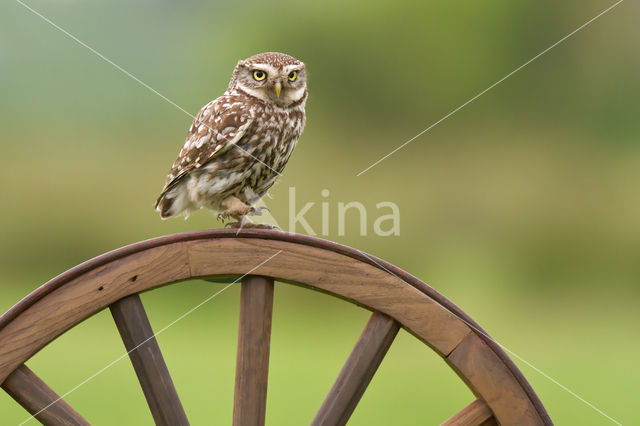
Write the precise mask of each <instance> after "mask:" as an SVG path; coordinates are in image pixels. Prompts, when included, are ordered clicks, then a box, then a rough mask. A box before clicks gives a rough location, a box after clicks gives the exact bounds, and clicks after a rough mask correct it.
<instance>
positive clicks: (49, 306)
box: [0, 229, 553, 425]
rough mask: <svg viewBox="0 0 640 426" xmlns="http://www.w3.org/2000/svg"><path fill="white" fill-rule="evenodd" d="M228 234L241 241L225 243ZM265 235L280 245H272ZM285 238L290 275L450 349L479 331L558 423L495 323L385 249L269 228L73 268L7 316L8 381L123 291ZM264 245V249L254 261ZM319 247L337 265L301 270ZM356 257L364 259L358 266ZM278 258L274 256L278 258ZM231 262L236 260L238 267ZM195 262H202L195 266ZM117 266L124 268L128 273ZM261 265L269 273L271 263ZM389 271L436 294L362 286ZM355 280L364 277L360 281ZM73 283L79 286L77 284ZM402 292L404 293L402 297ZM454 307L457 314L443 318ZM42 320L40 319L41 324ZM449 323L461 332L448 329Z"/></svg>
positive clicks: (0, 322) (190, 238) (218, 266)
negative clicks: (369, 250)
mask: <svg viewBox="0 0 640 426" xmlns="http://www.w3.org/2000/svg"><path fill="white" fill-rule="evenodd" d="M222 241H231V243H229V244H228V245H227V244H217V242H222ZM214 242H215V243H214ZM259 243H270V244H271V245H270V246H264V245H259ZM252 244H255V246H256V250H255V251H254V252H253V253H252V254H253V255H252V256H249V258H248V260H249V261H247V262H246V264H245V265H244V266H246V269H244V270H241V271H240V269H242V266H243V264H242V261H241V260H239V259H237V257H236V256H235V251H236V249H237V250H238V253H239V254H242V255H244V254H247V253H251V247H250V246H251V245H252ZM187 246H188V247H187ZM247 246H249V247H247ZM294 247H304V248H305V249H306V250H297V249H295V248H294ZM269 248H270V249H271V250H270V249H269ZM281 248H283V249H284V248H286V250H285V251H284V252H283V253H282V254H281V255H278V256H276V258H274V259H273V260H276V259H278V258H281V257H282V255H284V257H285V259H284V261H283V262H281V263H280V264H279V266H280V267H286V268H294V270H285V271H283V270H277V268H272V270H271V271H270V272H271V273H273V274H274V275H272V276H274V277H277V276H280V275H286V277H283V279H284V280H285V281H288V282H302V283H303V284H304V281H302V279H303V278H305V277H309V278H310V279H311V282H307V283H306V284H308V286H309V287H312V288H316V289H319V290H322V291H326V292H329V293H331V294H333V295H334V296H337V297H341V298H344V299H347V300H351V301H353V302H355V303H357V304H359V305H362V306H364V307H366V308H368V309H371V310H381V311H382V312H384V313H386V314H388V315H390V316H392V317H394V318H395V319H396V320H397V321H399V322H400V323H401V324H402V326H403V327H404V328H405V329H407V331H409V332H411V333H412V334H414V335H415V336H416V337H418V338H420V339H421V340H423V341H424V342H427V343H428V344H429V345H430V346H431V347H432V348H434V349H435V350H436V351H437V352H438V353H439V354H440V355H441V356H443V357H446V355H448V354H449V353H450V352H451V351H452V350H453V349H454V348H455V347H456V346H457V345H458V343H459V342H460V341H461V340H462V339H463V338H464V337H466V336H467V335H468V334H469V333H474V334H475V335H476V336H477V337H478V338H480V339H481V340H483V341H484V342H485V344H486V345H487V347H488V349H489V350H490V351H492V352H493V354H494V355H495V356H496V357H497V358H498V360H499V362H501V363H502V364H503V366H504V367H505V368H506V370H507V371H508V372H510V373H511V375H512V379H513V380H515V385H517V386H519V387H520V388H521V390H522V391H523V392H524V393H525V394H526V395H527V397H528V398H529V400H530V402H531V403H532V404H533V406H534V407H535V409H536V410H537V414H538V416H539V418H540V419H541V421H542V422H543V423H544V424H546V425H552V424H553V423H552V421H551V419H550V418H549V416H548V414H547V412H546V410H545V409H544V406H543V405H542V403H541V402H540V399H539V398H538V396H537V395H536V394H535V392H534V391H533V389H532V388H531V385H530V384H529V383H528V382H527V380H526V378H525V377H524V375H522V373H521V372H520V370H519V369H518V368H517V366H516V365H515V364H514V363H513V361H512V360H511V359H510V358H509V357H508V356H507V354H506V353H505V352H504V351H503V350H502V348H500V346H499V345H497V344H496V343H495V342H493V341H492V340H491V338H489V337H487V336H488V335H486V336H485V334H486V332H484V330H482V328H481V327H480V326H479V325H478V324H477V323H476V322H475V321H473V319H472V318H470V317H469V316H468V315H467V314H466V313H465V312H464V311H462V310H461V309H460V308H459V307H457V306H456V305H455V304H453V303H452V302H451V301H450V300H448V299H447V298H446V297H444V296H443V295H442V294H440V293H438V292H437V291H436V290H434V289H433V288H431V287H429V286H428V285H427V284H425V283H423V282H422V281H420V280H419V279H417V278H416V277H414V276H412V275H411V274H409V273H407V272H405V271H403V270H401V269H399V268H397V267H396V266H394V265H391V264H389V263H388V262H385V261H384V260H381V259H378V258H376V257H375V256H371V255H365V254H363V253H362V252H360V251H358V250H355V249H352V248H350V247H346V246H343V245H340V244H337V243H334V242H331V241H326V240H322V239H319V238H314V237H309V236H305V235H298V234H290V233H285V232H276V231H269V230H243V231H241V232H240V233H239V236H238V234H237V231H236V230H222V229H217V230H207V231H196V232H187V233H181V234H174V235H168V236H163V237H158V238H154V239H152V240H147V241H142V242H139V243H135V244H132V245H129V246H126V247H122V248H120V249H117V250H114V251H112V252H109V253H105V254H103V255H101V256H98V257H96V258H94V259H91V260H89V261H87V262H84V263H82V264H80V265H78V266H76V267H74V268H72V269H70V270H68V271H66V272H64V273H63V274H61V275H59V276H58V277H56V278H54V279H52V280H51V281H49V282H47V283H46V284H45V285H43V286H41V287H39V288H38V289H36V290H35V291H34V292H32V293H31V294H29V295H28V296H27V297H25V298H24V299H23V300H21V301H20V302H19V303H17V304H16V305H15V306H14V307H12V308H11V309H10V310H9V311H7V312H6V313H5V314H3V315H2V316H0V383H1V382H2V381H3V380H4V379H5V378H6V376H7V375H8V374H9V373H10V372H11V371H13V370H14V369H15V368H16V367H17V366H18V365H20V364H21V363H23V362H24V361H25V360H27V359H28V358H29V357H30V356H32V355H33V354H34V353H36V352H37V351H38V350H39V349H41V348H42V346H44V345H45V344H47V343H48V342H49V341H51V340H53V339H54V338H55V337H57V336H58V335H59V334H61V333H63V332H64V331H65V330H67V329H68V328H70V327H72V326H73V325H75V324H76V323H77V322H79V321H82V320H83V319H85V318H86V317H88V316H89V315H91V314H92V313H95V312H96V311H98V310H100V309H102V308H104V307H106V306H108V305H109V304H110V303H113V302H114V301H115V300H117V299H119V298H122V297H125V296H127V295H129V294H132V293H136V292H139V291H143V290H147V289H151V288H154V287H157V286H160V285H163V284H165V283H168V282H174V281H179V280H183V279H188V278H189V277H201V276H203V275H204V276H206V277H211V276H239V275H241V274H244V273H246V272H247V271H249V270H251V268H253V267H255V266H256V265H257V264H259V263H260V262H262V261H264V260H266V259H267V258H268V257H269V256H271V255H273V254H274V253H275V252H276V251H274V250H275V249H278V250H279V249H281ZM229 250H230V251H229ZM288 250H290V252H288ZM260 254H262V255H264V257H263V258H260V259H259V261H258V262H255V263H252V262H254V261H255V260H256V258H258V257H260ZM309 255H310V256H311V257H317V258H318V259H319V260H320V261H321V262H320V263H321V265H319V266H317V268H321V267H322V268H326V267H329V268H333V269H332V270H330V271H309V270H308V265H309V262H308V261H307V262H306V264H305V266H304V268H303V271H302V272H300V271H296V270H295V269H296V268H297V266H296V264H295V262H292V259H293V258H297V257H298V256H309ZM154 257H155V258H154ZM341 258H347V259H348V261H345V262H343V261H342V260H340V259H341ZM334 261H336V262H337V263H334ZM350 262H354V263H357V264H362V265H359V266H357V267H354V266H353V265H352V264H351V263H350ZM268 264H271V261H270V262H268ZM126 265H128V266H126ZM363 265H364V266H363ZM227 266H232V267H233V271H232V270H230V269H231V268H227ZM265 266H266V265H265ZM365 266H368V267H372V268H373V269H374V270H375V271H373V270H370V269H366V268H365ZM127 268H128V269H129V270H131V271H133V270H136V271H137V272H139V273H140V274H141V275H140V277H142V278H145V279H138V280H137V281H136V282H135V285H132V284H131V283H128V281H129V279H130V278H131V277H127V274H128V272H123V271H127ZM190 268H193V269H194V271H193V273H192V272H191V271H190ZM117 271H120V272H122V273H121V274H118V272H117ZM255 272H256V273H258V274H260V275H269V274H267V273H265V272H266V268H263V267H261V268H258V270H257V271H255ZM280 273H282V274H280ZM201 274H202V275H201ZM358 274H360V275H358ZM380 274H382V275H380ZM383 275H388V276H391V277H393V279H395V280H397V282H398V283H399V284H398V285H397V286H399V287H408V288H409V289H410V290H411V291H417V293H419V294H421V295H422V296H426V298H427V299H429V300H428V302H425V301H418V302H417V303H414V301H411V302H410V305H413V309H411V308H410V309H409V310H407V311H406V312H404V311H403V309H402V307H403V303H404V302H405V301H406V298H407V296H408V297H409V299H411V298H412V296H411V292H410V291H406V290H402V291H401V292H398V291H397V288H395V287H396V285H394V284H392V285H391V286H390V289H389V291H385V292H384V295H383V296H381V298H385V297H386V298H388V299H389V300H386V301H384V300H383V301H380V300H378V298H377V297H376V294H375V293H374V292H373V291H369V290H368V289H367V288H366V285H364V286H363V288H361V289H358V287H359V285H361V284H362V281H363V280H367V279H369V277H373V278H374V281H377V284H376V285H374V287H373V289H372V290H376V291H377V290H378V289H380V288H384V287H386V285H387V284H386V283H388V282H390V278H389V277H383ZM100 276H104V277H107V278H109V280H108V282H109V283H110V284H109V286H104V288H103V289H109V290H110V293H108V294H101V293H100V294H98V292H99V291H101V290H97V289H98V288H99V287H100V285H101V284H100V282H98V281H97V280H98V279H99V277H100ZM336 277H338V278H348V279H349V282H348V283H346V284H343V285H337V286H336V285H335V282H336V281H333V279H334V278H336ZM353 280H356V281H354V282H352V281H353ZM338 281H339V280H338ZM359 283H360V284H359ZM68 286H69V287H71V288H72V290H70V289H67V287H68ZM366 293H368V294H366ZM361 296H363V297H362V300H360V297H361ZM395 296H400V298H399V299H398V300H397V301H394V300H393V297H395ZM380 304H382V305H385V307H384V309H377V308H376V306H378V305H380ZM65 305H68V306H65ZM423 305H434V306H436V308H433V309H431V310H429V309H427V310H426V311H423V310H422V309H421V307H422V306H423ZM427 307H428V306H427ZM439 311H446V314H445V315H440V313H439ZM58 312H59V313H58ZM416 314H417V315H418V316H417V317H416V316H415V315H416ZM447 314H448V315H450V317H451V320H445V321H443V319H445V318H446V316H447ZM33 324H37V325H36V326H33V327H32V325H33ZM460 324H461V325H460ZM466 324H470V325H471V327H473V329H474V331H473V332H472V331H470V330H469V327H468V326H466ZM448 333H451V335H450V336H447V334H448ZM8 348H11V349H10V350H9V349H8ZM14 349H15V350H14ZM478 368H483V367H482V366H478ZM467 384H468V386H469V387H470V388H471V390H472V391H474V393H476V394H478V392H477V390H476V389H475V388H474V386H475V384H474V383H473V382H472V381H467Z"/></svg>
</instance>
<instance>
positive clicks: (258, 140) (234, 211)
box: [155, 52, 307, 229]
mask: <svg viewBox="0 0 640 426" xmlns="http://www.w3.org/2000/svg"><path fill="white" fill-rule="evenodd" d="M306 100H307V75H306V70H305V65H304V63H302V62H300V61H299V60H297V59H295V58H293V57H291V56H289V55H285V54H283V53H274V52H269V53H260V54H258V55H255V56H252V57H250V58H248V59H245V60H243V61H239V62H238V64H237V65H236V67H235V69H234V70H233V75H232V76H231V81H230V83H229V87H228V88H227V91H226V92H224V94H223V95H222V96H220V97H219V98H218V99H215V100H213V101H211V102H210V103H208V104H207V105H205V106H204V108H202V110H201V111H200V112H199V113H198V115H197V116H196V118H195V120H194V121H193V124H191V128H190V129H189V133H188V135H187V139H186V141H185V143H184V146H183V147H182V150H181V151H180V154H179V155H178V158H177V159H176V161H175V162H174V163H173V167H172V168H171V171H170V172H169V175H168V176H167V181H166V183H165V185H164V188H163V189H162V192H161V193H160V196H159V197H158V200H157V201H156V205H155V207H156V210H157V211H158V212H160V217H162V218H163V219H167V218H170V217H174V216H178V215H180V214H185V215H186V216H189V214H190V213H191V212H193V211H195V210H198V209H200V208H202V207H204V208H208V209H211V210H216V211H219V212H220V213H219V214H218V219H221V220H224V219H227V218H230V217H232V218H234V219H235V220H236V222H233V223H230V224H227V225H230V226H231V227H241V228H256V227H267V228H269V229H274V226H272V225H262V224H257V223H253V222H252V221H251V220H250V219H249V217H248V216H249V215H255V216H259V215H260V214H261V213H262V211H263V210H265V209H266V207H264V208H263V207H260V208H254V207H252V204H254V203H255V202H257V201H258V200H260V199H261V198H262V197H263V196H264V195H265V194H266V193H267V190H269V188H271V186H272V185H273V184H274V183H275V181H276V179H277V178H278V176H279V175H280V174H281V173H282V170H284V167H285V165H286V164H287V161H288V160H289V157H290V156H291V153H292V152H293V148H295V146H296V143H297V142H298V138H299V137H300V134H301V133H302V130H303V128H304V125H305V111H304V107H305V102H306ZM266 210H268V209H266ZM236 225H237V226H236Z"/></svg>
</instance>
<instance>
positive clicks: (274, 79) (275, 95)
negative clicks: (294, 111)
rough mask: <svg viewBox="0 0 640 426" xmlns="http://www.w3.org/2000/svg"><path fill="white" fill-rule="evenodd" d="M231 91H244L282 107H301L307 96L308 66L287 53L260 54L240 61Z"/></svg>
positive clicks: (231, 84) (232, 78) (230, 85)
mask: <svg viewBox="0 0 640 426" xmlns="http://www.w3.org/2000/svg"><path fill="white" fill-rule="evenodd" d="M229 90H240V91H242V92H245V93H246V94H248V95H251V96H254V97H256V98H258V99H261V100H263V101H265V102H267V103H270V104H276V105H278V106H280V107H284V108H286V107H289V106H292V105H298V104H299V103H300V102H301V101H304V99H305V98H306V96H307V73H306V71H305V68H304V63H302V62H300V61H299V60H297V59H296V58H294V57H292V56H289V55H285V54H284V53H277V52H267V53H259V54H257V55H254V56H252V57H250V58H247V59H245V60H242V61H239V62H238V64H237V65H236V68H235V69H234V70H233V76H232V77H231V82H230V83H229Z"/></svg>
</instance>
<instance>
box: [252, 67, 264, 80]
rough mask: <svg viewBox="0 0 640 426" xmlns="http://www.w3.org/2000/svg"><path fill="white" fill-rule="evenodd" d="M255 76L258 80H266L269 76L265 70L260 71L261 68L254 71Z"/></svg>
mask: <svg viewBox="0 0 640 426" xmlns="http://www.w3.org/2000/svg"><path fill="white" fill-rule="evenodd" d="M253 78H254V79H255V80H256V81H262V80H264V79H265V78H267V73H266V72H264V71H260V70H254V71H253Z"/></svg>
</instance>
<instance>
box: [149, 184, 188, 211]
mask: <svg viewBox="0 0 640 426" xmlns="http://www.w3.org/2000/svg"><path fill="white" fill-rule="evenodd" d="M192 207H193V206H192V204H191V201H190V200H189V195H188V192H187V191H186V188H185V187H184V185H183V184H179V185H176V186H175V187H173V188H171V189H169V190H168V191H167V190H165V191H163V192H162V194H160V196H159V197H158V201H156V210H157V211H158V212H160V217H161V218H162V219H169V218H170V217H174V216H178V215H179V214H180V213H185V214H186V215H187V216H189V212H190V211H191V209H192Z"/></svg>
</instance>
